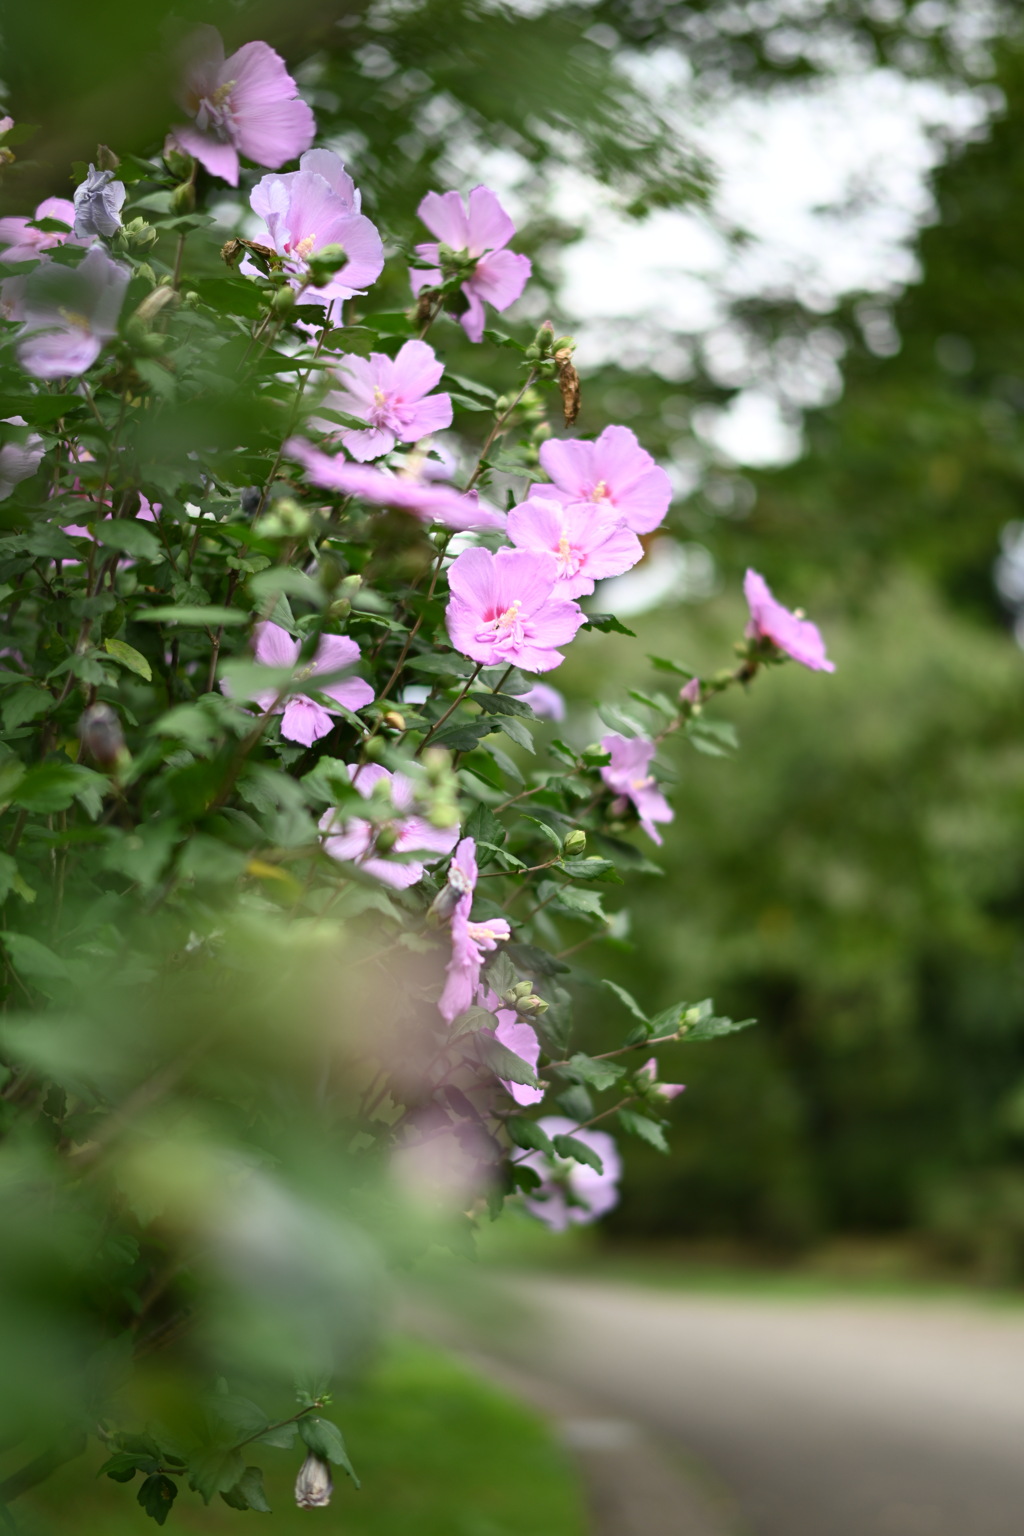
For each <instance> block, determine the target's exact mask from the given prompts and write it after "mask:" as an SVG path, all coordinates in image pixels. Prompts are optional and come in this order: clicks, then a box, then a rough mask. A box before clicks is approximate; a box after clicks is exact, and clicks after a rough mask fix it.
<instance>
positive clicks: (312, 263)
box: [309, 245, 348, 283]
mask: <svg viewBox="0 0 1024 1536" xmlns="http://www.w3.org/2000/svg"><path fill="white" fill-rule="evenodd" d="M347 261H348V252H347V251H346V250H345V247H344V246H342V245H325V246H324V248H323V250H320V251H314V252H313V254H312V255H311V256H310V258H309V273H310V276H311V277H312V279H313V281H314V282H315V283H320V282H321V280H323V279H326V278H329V277H333V276H334V274H335V272H339V271H340V270H341V268H342V267H343V266H344V265H345V263H346V262H347Z"/></svg>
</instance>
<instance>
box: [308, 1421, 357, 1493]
mask: <svg viewBox="0 0 1024 1536" xmlns="http://www.w3.org/2000/svg"><path fill="white" fill-rule="evenodd" d="M299 1434H300V1435H301V1436H302V1438H303V1440H304V1441H305V1443H306V1445H307V1446H308V1447H309V1449H310V1450H311V1451H312V1452H313V1454H314V1455H316V1456H319V1457H320V1458H321V1460H323V1461H333V1462H334V1464H335V1466H338V1467H344V1469H345V1471H346V1472H347V1473H348V1475H349V1477H350V1478H351V1479H352V1481H353V1482H354V1483H355V1485H356V1487H357V1488H358V1487H359V1479H358V1477H356V1474H355V1471H354V1469H353V1466H352V1463H351V1462H350V1461H349V1459H348V1452H347V1451H346V1449H345V1442H344V1440H343V1439H342V1438H341V1430H340V1429H339V1428H338V1426H337V1424H334V1423H332V1422H331V1420H330V1419H321V1418H318V1417H315V1416H310V1417H308V1418H303V1419H300V1420H299Z"/></svg>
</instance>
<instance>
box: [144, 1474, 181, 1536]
mask: <svg viewBox="0 0 1024 1536" xmlns="http://www.w3.org/2000/svg"><path fill="white" fill-rule="evenodd" d="M135 1497H136V1498H137V1499H138V1501H139V1503H140V1504H141V1505H142V1507H143V1509H144V1510H145V1511H146V1514H147V1515H149V1516H150V1518H151V1519H153V1520H155V1521H156V1523H157V1525H163V1523H164V1521H165V1520H166V1519H167V1516H168V1515H169V1514H170V1512H171V1506H172V1505H173V1503H174V1501H175V1499H176V1498H177V1497H178V1485H177V1483H176V1482H175V1481H174V1480H173V1478H170V1477H165V1476H164V1474H163V1473H162V1472H153V1473H151V1475H150V1476H149V1477H147V1478H146V1480H145V1482H144V1483H143V1484H142V1487H141V1488H140V1489H139V1491H138V1493H137V1494H136V1495H135Z"/></svg>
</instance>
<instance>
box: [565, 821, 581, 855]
mask: <svg viewBox="0 0 1024 1536" xmlns="http://www.w3.org/2000/svg"><path fill="white" fill-rule="evenodd" d="M586 846H587V834H586V833H585V832H584V830H583V828H582V827H577V828H576V830H575V831H574V832H568V833H567V834H566V837H565V841H564V842H563V843H562V852H563V853H564V854H568V855H569V856H570V857H571V856H572V855H573V854H579V853H583V852H584V851H585V849H586Z"/></svg>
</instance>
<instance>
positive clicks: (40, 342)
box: [5, 246, 131, 379]
mask: <svg viewBox="0 0 1024 1536" xmlns="http://www.w3.org/2000/svg"><path fill="white" fill-rule="evenodd" d="M130 276H131V273H130V272H129V271H128V268H127V267H123V266H122V265H121V263H120V262H117V261H111V259H110V257H109V256H108V255H107V253H106V251H105V250H103V249H102V247H100V246H94V247H93V249H92V250H91V251H89V252H88V254H87V255H86V256H85V257H84V258H83V259H82V261H80V262H79V264H78V266H77V267H59V266H57V265H56V263H54V262H49V261H48V262H46V263H44V264H43V265H42V266H40V267H38V268H37V269H36V270H35V271H34V272H32V273H31V274H30V275H29V276H28V277H27V278H26V279H24V282H25V287H24V288H23V289H22V291H21V303H20V306H19V314H18V318H19V319H20V320H22V321H23V322H24V324H23V326H22V330H21V338H20V340H19V341H18V344H17V353H18V361H19V362H20V363H21V366H22V367H23V368H24V369H25V370H26V372H28V373H31V374H34V375H35V377H36V378H37V379H60V378H70V377H73V376H74V375H75V374H79V373H84V372H85V370H86V369H87V368H89V367H90V366H91V365H92V364H93V363H94V362H95V361H96V359H97V357H98V356H99V355H100V352H101V351H102V349H103V347H104V345H105V344H106V343H107V342H108V341H109V340H110V339H111V337H112V336H115V335H116V334H117V324H118V320H119V318H120V315H121V306H122V304H123V303H124V295H125V290H126V289H127V287H128V279H129V277H130ZM5 286H6V285H5Z"/></svg>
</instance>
